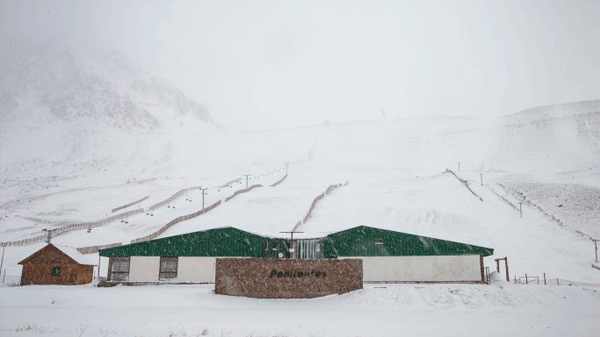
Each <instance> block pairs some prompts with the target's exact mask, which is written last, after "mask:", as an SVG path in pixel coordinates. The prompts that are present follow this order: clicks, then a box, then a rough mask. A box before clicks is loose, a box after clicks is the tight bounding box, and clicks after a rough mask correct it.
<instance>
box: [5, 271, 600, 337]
mask: <svg viewBox="0 0 600 337" xmlns="http://www.w3.org/2000/svg"><path fill="white" fill-rule="evenodd" d="M0 295H1V297H2V306H1V307H0V310H1V315H0V335H2V336H7V337H9V336H38V335H39V336H56V337H59V336H60V337H62V336H149V337H151V336H157V337H159V336H161V337H162V336H216V337H221V336H232V337H233V336H306V337H312V336H327V337H336V336H340V337H342V336H344V337H345V336H398V335H410V336H481V335H485V336H499V337H500V336H502V337H504V336H547V337H552V336H590V337H591V336H597V335H598V333H599V332H600V327H599V326H598V317H600V288H597V287H576V286H573V287H569V286H549V285H548V286H538V285H512V284H505V283H502V282H499V283H494V284H492V285H466V284H465V285H418V284H399V285H395V284H394V285H389V284H388V285H366V286H365V288H364V289H363V290H360V291H356V292H352V293H347V294H343V295H331V296H327V297H323V298H317V299H310V300H265V299H249V298H240V297H230V296H224V295H215V294H214V292H213V286H212V285H164V286H153V287H123V286H119V287H114V288H97V287H93V286H76V287H65V286H28V287H10V288H7V287H3V288H0Z"/></svg>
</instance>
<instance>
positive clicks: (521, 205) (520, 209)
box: [519, 202, 523, 218]
mask: <svg viewBox="0 0 600 337" xmlns="http://www.w3.org/2000/svg"><path fill="white" fill-rule="evenodd" d="M519 213H521V218H522V217H523V203H522V202H519Z"/></svg>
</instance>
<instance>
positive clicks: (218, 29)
mask: <svg viewBox="0 0 600 337" xmlns="http://www.w3.org/2000/svg"><path fill="white" fill-rule="evenodd" d="M0 3H1V5H0V43H1V45H0V52H1V54H0V60H1V61H2V62H9V61H8V60H9V58H8V56H6V55H8V54H9V52H13V51H16V50H21V49H25V48H28V46H30V45H31V44H32V43H33V44H36V43H41V42H44V41H48V40H49V39H50V40H52V41H56V43H59V44H61V43H66V44H69V43H73V42H81V41H85V42H87V43H93V44H98V45H99V46H103V48H114V49H117V50H120V51H122V52H124V53H125V54H126V55H128V56H129V57H130V58H131V59H132V60H134V61H136V62H137V63H140V64H141V65H142V66H143V67H144V68H146V69H147V70H149V71H150V72H152V73H155V74H156V75H158V76H160V77H163V78H165V79H167V80H169V81H170V82H172V83H173V84H175V85H176V86H178V87H179V88H180V89H181V90H182V91H184V92H185V93H187V94H188V95H190V96H191V97H193V98H195V99H197V100H198V101H200V102H203V103H204V104H205V105H206V106H207V107H208V108H209V110H210V111H211V114H212V116H213V118H214V119H215V120H216V121H217V122H218V123H220V124H224V125H226V126H230V127H232V128H240V127H242V128H248V127H252V128H267V127H268V128H272V127H287V126H294V125H307V124H314V123H323V122H324V121H325V120H330V121H331V122H339V121H347V120H357V119H381V118H383V117H382V112H381V111H382V109H384V110H385V114H386V115H387V118H390V119H392V118H400V117H406V116H421V115H502V114H510V113H515V112H518V111H520V110H524V109H527V108H530V107H533V106H538V105H547V104H557V103H565V102H571V101H580V100H588V99H598V98H600V1H598V0H588V1H583V0H564V1H553V0H539V1H533V0H531V1H526V0H515V1H505V0H503V1H488V0H481V1H467V0H460V1H416V0H415V1H399V0H391V1H349V0H339V1H327V0H317V1H308V0H298V1H224V0H215V1H166V0H165V1H130V0H128V1H106V0H103V1H86V0H81V1H75V0H74V1H66V0H65V1H29V0H28V1H22V0H0Z"/></svg>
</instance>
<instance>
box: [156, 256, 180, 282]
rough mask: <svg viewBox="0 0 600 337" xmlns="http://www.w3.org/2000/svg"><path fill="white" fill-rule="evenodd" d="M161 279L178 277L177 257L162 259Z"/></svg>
mask: <svg viewBox="0 0 600 337" xmlns="http://www.w3.org/2000/svg"><path fill="white" fill-rule="evenodd" d="M158 277H159V278H161V279H171V278H176V277H177V257H162V256H161V257H160V273H159V275H158Z"/></svg>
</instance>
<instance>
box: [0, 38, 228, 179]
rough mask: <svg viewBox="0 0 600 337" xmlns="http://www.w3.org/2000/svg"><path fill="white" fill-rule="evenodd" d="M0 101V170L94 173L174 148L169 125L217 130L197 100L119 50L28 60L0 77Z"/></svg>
mask: <svg viewBox="0 0 600 337" xmlns="http://www.w3.org/2000/svg"><path fill="white" fill-rule="evenodd" d="M0 97H1V98H2V102H1V103H0V167H2V168H3V169H4V168H7V167H9V166H12V167H14V166H15V165H21V164H26V165H24V166H27V167H31V166H34V167H37V168H40V167H43V168H45V169H46V170H48V168H51V166H52V165H53V164H54V163H57V162H60V163H62V164H64V162H69V163H72V165H74V166H75V165H78V166H79V167H78V168H74V169H71V168H67V171H74V172H78V171H80V170H81V169H89V170H90V171H96V172H98V171H102V170H108V169H110V168H111V167H112V166H113V165H117V163H118V164H123V163H125V164H126V163H127V159H136V157H137V156H138V155H139V156H140V157H141V158H139V159H141V160H144V161H148V162H150V159H149V157H151V156H153V154H155V153H156V152H157V150H159V151H169V150H170V149H172V148H173V147H174V146H177V144H172V143H171V142H170V140H169V136H168V134H170V133H171V132H172V130H173V128H181V127H182V126H184V125H185V126H187V127H188V128H189V130H190V131H191V132H193V133H200V134H202V133H206V132H218V130H219V129H218V127H217V126H216V125H215V124H214V122H213V120H212V117H211V115H210V113H209V112H208V110H207V109H206V107H204V106H203V105H202V104H201V103H198V102H196V101H194V100H193V99H191V98H189V97H187V96H185V95H184V94H183V93H182V92H181V91H180V90H179V89H177V88H175V87H174V86H172V85H170V84H168V83H167V82H166V81H164V80H162V79H160V78H157V77H155V76H152V75H150V74H148V73H146V72H145V71H143V70H142V69H141V68H139V67H137V66H136V65H135V64H133V63H131V62H130V61H129V60H127V59H126V58H125V57H124V56H122V55H120V54H118V53H116V52H109V53H105V52H99V51H94V50H91V49H84V48H79V49H74V50H67V51H64V50H61V51H58V52H48V51H42V52H39V53H37V54H34V55H30V56H29V57H27V58H23V59H22V60H21V62H19V63H18V64H16V65H15V66H13V67H12V68H11V69H10V71H7V72H6V73H3V74H1V76H0ZM165 133H166V134H167V135H166V136H165ZM117 149H118V151H116V150H117ZM105 153H111V155H110V156H104V155H103V154H105ZM153 157H154V158H153V159H154V160H158V161H161V160H165V157H164V156H163V157H156V156H153ZM33 161H35V162H33ZM55 171H61V172H62V173H63V174H64V171H65V170H64V167H61V168H58V169H56V170H55ZM46 175H50V174H49V173H47V172H44V173H42V174H40V176H46Z"/></svg>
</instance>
